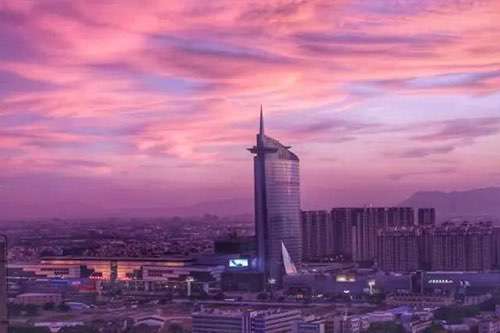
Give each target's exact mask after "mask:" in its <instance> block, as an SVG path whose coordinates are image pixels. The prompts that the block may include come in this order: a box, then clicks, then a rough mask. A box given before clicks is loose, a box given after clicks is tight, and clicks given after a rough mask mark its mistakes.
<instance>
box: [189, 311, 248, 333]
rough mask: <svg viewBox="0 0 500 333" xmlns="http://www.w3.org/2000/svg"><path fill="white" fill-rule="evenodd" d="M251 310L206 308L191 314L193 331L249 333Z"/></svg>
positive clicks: (198, 332)
mask: <svg viewBox="0 0 500 333" xmlns="http://www.w3.org/2000/svg"><path fill="white" fill-rule="evenodd" d="M250 318H251V312H249V311H229V310H228V311H223V310H219V309H206V310H202V311H198V312H194V313H193V314H192V320H193V326H192V332H193V333H212V332H221V333H250V332H251V322H250Z"/></svg>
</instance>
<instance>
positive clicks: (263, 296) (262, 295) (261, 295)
mask: <svg viewBox="0 0 500 333" xmlns="http://www.w3.org/2000/svg"><path fill="white" fill-rule="evenodd" d="M268 298H269V296H268V295H267V293H259V294H258V295H257V299H258V300H259V301H266V300H267V299H268Z"/></svg>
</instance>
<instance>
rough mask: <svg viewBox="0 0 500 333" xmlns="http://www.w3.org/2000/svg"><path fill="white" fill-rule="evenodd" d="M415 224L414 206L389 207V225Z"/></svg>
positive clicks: (389, 226)
mask: <svg viewBox="0 0 500 333" xmlns="http://www.w3.org/2000/svg"><path fill="white" fill-rule="evenodd" d="M414 225H415V210H414V209H413V208H412V207H389V208H387V227H388V228H393V227H412V226H414Z"/></svg>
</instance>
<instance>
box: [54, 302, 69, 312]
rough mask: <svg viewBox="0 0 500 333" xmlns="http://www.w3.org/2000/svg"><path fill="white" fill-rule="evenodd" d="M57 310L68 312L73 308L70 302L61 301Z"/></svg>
mask: <svg viewBox="0 0 500 333" xmlns="http://www.w3.org/2000/svg"><path fill="white" fill-rule="evenodd" d="M57 310H59V311H61V312H68V311H69V310H71V308H70V307H69V305H68V304H66V303H61V304H59V305H58V306H57Z"/></svg>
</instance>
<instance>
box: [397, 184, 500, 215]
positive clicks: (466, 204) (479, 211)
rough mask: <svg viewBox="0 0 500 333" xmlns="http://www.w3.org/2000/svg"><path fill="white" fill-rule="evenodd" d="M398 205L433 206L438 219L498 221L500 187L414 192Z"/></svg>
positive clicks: (499, 213)
mask: <svg viewBox="0 0 500 333" xmlns="http://www.w3.org/2000/svg"><path fill="white" fill-rule="evenodd" d="M400 205H401V206H411V207H417V208H419V207H434V208H436V213H437V216H438V221H444V220H449V219H453V218H463V219H470V220H477V219H492V220H495V221H500V187H489V188H482V189H475V190H469V191H454V192H439V191H431V192H416V193H415V194H413V195H412V196H411V197H410V198H408V199H407V200H405V201H403V202H402V203H400Z"/></svg>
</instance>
